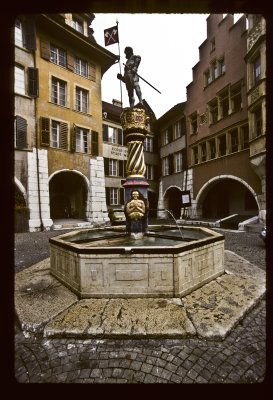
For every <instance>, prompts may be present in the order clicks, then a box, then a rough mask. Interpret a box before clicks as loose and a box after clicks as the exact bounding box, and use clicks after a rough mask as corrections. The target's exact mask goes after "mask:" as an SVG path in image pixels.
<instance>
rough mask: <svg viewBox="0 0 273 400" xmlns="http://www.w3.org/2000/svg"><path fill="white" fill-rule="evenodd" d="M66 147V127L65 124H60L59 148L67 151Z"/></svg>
mask: <svg viewBox="0 0 273 400" xmlns="http://www.w3.org/2000/svg"><path fill="white" fill-rule="evenodd" d="M67 145H68V125H67V123H65V122H61V123H60V148H61V149H63V150H67Z"/></svg>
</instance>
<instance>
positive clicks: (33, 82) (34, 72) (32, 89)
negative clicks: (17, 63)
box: [28, 67, 39, 97]
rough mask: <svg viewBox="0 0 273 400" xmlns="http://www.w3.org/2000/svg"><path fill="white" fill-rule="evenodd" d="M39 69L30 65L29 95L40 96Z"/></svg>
mask: <svg viewBox="0 0 273 400" xmlns="http://www.w3.org/2000/svg"><path fill="white" fill-rule="evenodd" d="M38 78H39V70H38V68H33V67H28V95H29V96H30V97H38V94H39V84H38Z"/></svg>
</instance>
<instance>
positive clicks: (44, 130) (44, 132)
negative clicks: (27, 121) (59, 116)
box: [40, 117, 50, 146]
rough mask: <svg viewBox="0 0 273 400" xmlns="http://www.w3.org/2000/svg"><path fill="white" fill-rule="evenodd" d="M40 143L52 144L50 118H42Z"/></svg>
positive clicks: (43, 144) (42, 144)
mask: <svg viewBox="0 0 273 400" xmlns="http://www.w3.org/2000/svg"><path fill="white" fill-rule="evenodd" d="M40 124H41V125H40V145H41V146H49V145H50V121H49V118H45V117H41V118H40Z"/></svg>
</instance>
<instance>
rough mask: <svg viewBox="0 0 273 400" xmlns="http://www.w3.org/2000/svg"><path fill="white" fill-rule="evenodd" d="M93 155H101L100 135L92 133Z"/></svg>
mask: <svg viewBox="0 0 273 400" xmlns="http://www.w3.org/2000/svg"><path fill="white" fill-rule="evenodd" d="M91 154H92V156H98V155H99V134H98V132H95V131H92V132H91Z"/></svg>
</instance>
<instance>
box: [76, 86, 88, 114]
mask: <svg viewBox="0 0 273 400" xmlns="http://www.w3.org/2000/svg"><path fill="white" fill-rule="evenodd" d="M88 95H89V93H88V91H87V90H84V89H81V88H79V87H76V99H75V107H76V110H77V111H81V112H84V113H88V105H89V102H88Z"/></svg>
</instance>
